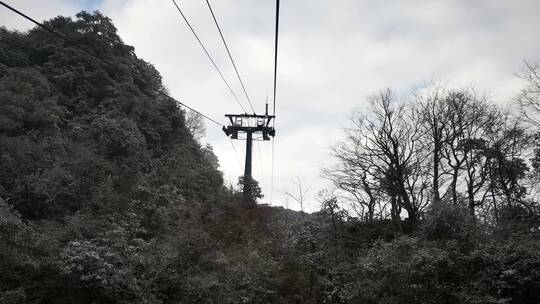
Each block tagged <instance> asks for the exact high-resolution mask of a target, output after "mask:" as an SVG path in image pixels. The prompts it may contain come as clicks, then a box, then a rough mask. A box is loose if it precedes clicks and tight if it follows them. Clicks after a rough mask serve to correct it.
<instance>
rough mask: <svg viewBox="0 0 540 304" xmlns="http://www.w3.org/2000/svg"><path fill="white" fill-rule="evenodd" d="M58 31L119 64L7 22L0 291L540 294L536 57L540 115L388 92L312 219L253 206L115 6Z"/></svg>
mask: <svg viewBox="0 0 540 304" xmlns="http://www.w3.org/2000/svg"><path fill="white" fill-rule="evenodd" d="M46 25H47V26H49V27H51V28H53V29H55V30H57V31H58V32H60V33H62V34H63V35H65V36H67V37H68V38H69V39H71V40H73V41H74V42H76V43H77V44H80V45H82V46H84V47H85V48H87V49H88V50H89V51H90V52H91V53H93V54H96V55H97V56H99V57H100V58H103V59H105V60H106V61H108V62H110V63H112V65H108V64H105V63H104V62H102V61H99V60H97V59H96V58H94V57H93V56H91V55H89V54H88V53H86V52H84V51H82V50H80V49H78V48H75V47H73V46H71V45H70V44H68V43H66V42H64V41H63V40H61V39H57V38H55V37H54V36H51V35H50V33H47V32H46V31H45V30H43V29H41V28H34V29H32V30H30V31H28V32H24V33H21V32H14V31H9V30H6V29H5V28H0V303H2V304H3V303H6V304H7V303H55V304H62V303H456V304H457V303H492V304H502V303H512V304H518V303H519V304H523V303H525V304H527V303H531V304H532V303H540V238H539V237H540V216H539V208H538V203H537V201H536V197H535V196H534V193H535V191H536V189H537V187H538V185H537V181H538V177H539V173H538V172H539V171H538V168H539V160H540V149H538V146H537V144H538V134H539V129H538V127H537V125H535V123H534V118H533V114H534V110H535V109H534V102H535V100H537V101H540V99H538V96H539V95H540V94H537V95H534V94H535V93H534V92H535V90H536V92H538V87H537V88H536V89H535V85H536V86H537V85H538V83H540V80H539V79H540V78H538V77H537V75H536V74H534V73H535V72H536V71H538V69H537V68H536V67H534V66H530V67H529V68H530V69H529V70H528V71H529V73H528V74H527V75H528V76H527V77H528V78H527V80H528V83H529V87H528V88H525V89H524V91H523V92H522V95H521V99H520V100H521V101H522V103H521V106H522V107H521V109H523V110H527V112H526V113H528V114H529V116H527V115H526V116H519V115H520V113H521V112H519V111H515V112H512V111H510V110H508V111H506V109H505V110H504V111H503V109H502V108H500V107H497V106H495V105H493V104H492V103H491V102H490V101H489V100H488V99H486V98H482V97H480V96H478V95H475V93H474V92H473V91H471V90H445V89H436V90H427V91H425V92H421V93H418V94H415V95H414V98H412V97H411V98H410V99H408V100H399V98H397V97H396V96H395V95H394V94H393V93H392V92H391V91H382V92H381V93H380V94H378V95H374V96H373V97H371V98H370V102H371V107H370V108H368V109H365V111H364V112H359V113H357V114H358V115H355V117H354V118H353V120H352V124H351V125H352V126H351V128H350V129H348V130H347V132H346V136H345V139H344V140H343V141H342V142H339V143H337V144H336V145H335V146H334V148H333V150H332V154H333V155H334V157H335V159H336V165H335V166H330V165H329V166H328V168H327V169H326V170H325V171H324V175H325V177H327V178H328V179H330V180H331V181H333V182H334V186H335V189H328V190H326V191H321V192H320V195H319V196H320V202H321V209H320V211H318V212H315V213H313V214H305V213H303V212H294V211H291V210H286V209H283V208H276V207H268V206H264V205H259V206H257V207H254V208H246V207H245V206H244V205H243V203H242V202H241V199H240V198H239V195H238V193H237V190H235V189H227V188H226V187H225V186H224V184H223V179H222V173H221V172H219V170H218V167H219V165H218V160H217V158H216V156H215V155H214V153H213V152H212V148H211V147H210V146H205V145H201V143H200V142H199V141H197V139H196V138H197V137H198V136H199V134H196V132H194V130H193V129H192V128H191V126H192V125H189V124H187V123H186V116H187V115H186V113H185V112H184V111H183V110H182V109H181V108H180V107H179V106H178V105H177V104H176V103H175V102H174V101H172V100H170V99H167V98H164V97H163V95H159V94H158V93H157V92H156V91H155V90H154V88H161V89H164V88H163V87H162V84H161V77H160V75H159V73H158V71H156V69H155V68H154V67H153V66H152V65H151V64H149V63H147V62H145V61H144V60H142V59H139V58H138V57H137V56H136V55H135V51H134V48H133V47H131V46H128V45H125V44H124V43H123V42H122V40H121V39H120V37H119V36H118V35H117V33H116V28H115V27H114V25H113V24H112V22H111V20H110V19H108V18H107V17H104V16H103V15H101V14H100V13H97V12H96V13H93V14H90V13H86V12H81V13H79V14H78V15H77V17H76V18H74V19H72V18H66V17H57V18H55V19H52V20H50V21H48V22H46ZM535 75H536V76H535ZM535 81H536V82H535ZM517 93H518V92H516V95H517ZM535 96H536V97H535ZM535 98H537V99H535ZM359 102H360V101H359ZM521 114H523V113H521ZM516 117H520V118H516Z"/></svg>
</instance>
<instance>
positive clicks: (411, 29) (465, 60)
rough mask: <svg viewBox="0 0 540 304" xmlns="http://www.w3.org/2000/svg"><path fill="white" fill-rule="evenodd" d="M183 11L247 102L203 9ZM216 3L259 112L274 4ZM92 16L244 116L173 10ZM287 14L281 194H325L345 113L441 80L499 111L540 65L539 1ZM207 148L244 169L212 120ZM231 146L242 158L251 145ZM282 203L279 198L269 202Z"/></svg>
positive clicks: (303, 3) (219, 106) (52, 10)
mask: <svg viewBox="0 0 540 304" xmlns="http://www.w3.org/2000/svg"><path fill="white" fill-rule="evenodd" d="M11 2H12V4H13V5H14V6H17V7H19V8H20V9H21V10H23V11H26V12H28V13H29V14H30V15H32V16H35V17H36V18H37V19H44V18H49V17H53V16H55V15H58V14H67V15H73V14H74V13H75V12H76V11H77V10H79V9H82V7H81V6H80V5H79V6H78V5H76V2H74V1H67V0H66V1H61V0H54V1H47V3H42V2H40V3H39V4H37V5H36V4H35V1H27V0H24V1H11ZM179 4H180V5H182V7H183V8H184V9H185V13H186V15H187V16H188V18H189V19H190V20H191V21H192V23H193V25H194V27H195V29H196V30H197V32H198V34H199V35H200V37H201V38H202V39H203V41H204V42H205V43H206V44H207V46H208V48H209V50H210V52H211V53H212V55H213V56H214V58H215V59H216V61H217V63H218V65H219V66H220V67H222V70H223V71H224V73H225V75H226V77H227V79H228V80H229V82H230V83H231V84H233V86H234V88H235V90H236V92H237V95H238V96H239V97H241V90H240V86H239V84H238V83H237V81H236V80H235V76H234V74H233V70H232V67H231V66H230V64H229V62H228V61H227V57H226V53H225V50H224V48H223V46H222V45H221V42H220V40H219V36H218V34H217V31H216V29H215V28H214V25H213V24H212V19H211V16H210V14H209V12H208V10H207V8H206V4H205V3H204V1H196V0H184V1H179ZM212 4H213V5H214V9H215V12H216V14H217V17H218V19H219V20H220V22H221V26H222V29H223V31H224V34H225V37H226V38H227V41H228V43H229V46H230V47H231V51H232V53H233V56H234V57H235V59H236V63H237V65H238V67H239V68H240V72H241V74H242V75H243V77H244V80H245V82H246V85H247V87H248V92H249V93H250V94H251V97H252V100H253V101H254V103H255V104H254V105H255V107H256V110H258V111H260V112H262V109H263V107H264V105H263V104H264V100H265V96H266V95H269V96H270V100H271V95H272V69H273V66H272V64H273V62H272V59H273V58H272V56H273V27H274V23H273V22H274V16H273V12H274V2H273V1H250V0H227V1H217V0H214V1H212ZM97 8H98V9H100V10H101V11H102V12H104V13H105V14H107V15H109V16H110V17H111V18H112V19H113V22H114V23H115V25H116V26H117V27H118V29H119V33H120V35H121V36H122V38H123V39H124V41H125V42H126V43H128V44H131V45H133V46H135V48H136V52H137V54H138V55H139V56H140V57H142V58H144V59H145V60H147V61H150V62H152V63H153V64H155V66H156V67H157V68H158V70H159V71H160V72H161V73H162V75H163V77H164V82H165V84H166V86H167V87H168V88H169V89H170V91H171V92H172V94H173V95H174V96H175V97H177V98H179V99H181V100H183V101H185V102H186V103H187V104H189V105H192V106H194V107H196V108H198V109H200V110H201V111H202V112H204V113H206V114H208V115H210V116H212V117H216V118H218V119H222V118H223V114H225V113H229V112H237V111H239V107H238V105H236V102H235V101H234V100H233V99H232V97H231V96H230V94H229V92H228V91H227V89H226V88H225V86H224V85H223V83H222V82H221V80H220V79H219V78H218V76H217V73H216V72H215V71H214V70H213V67H212V66H211V64H210V62H209V61H208V59H207V58H206V57H205V55H204V53H203V52H202V50H201V49H200V47H199V46H198V45H197V44H196V41H195V40H194V38H193V36H192V35H191V33H190V32H189V31H188V29H187V27H186V25H185V24H184V23H183V21H182V20H181V19H180V16H179V14H178V12H177V11H176V9H175V8H174V6H173V4H172V2H170V1H151V0H129V1H124V0H104V1H102V2H101V4H100V5H99V7H97ZM281 10H282V16H281V25H280V29H281V33H280V38H281V39H280V53H279V54H280V58H279V82H278V98H277V115H278V120H277V124H276V126H277V135H276V146H275V149H276V150H275V170H274V171H275V172H274V175H275V182H274V186H275V187H274V188H276V189H284V188H285V189H288V190H292V189H290V182H289V180H290V178H291V177H293V176H295V175H297V174H301V175H303V176H304V177H306V179H307V180H309V181H310V182H312V183H313V189H314V190H313V191H312V192H315V191H316V190H317V189H318V188H320V187H322V185H323V184H324V181H323V180H322V179H321V178H320V177H319V174H320V168H321V167H322V166H325V164H328V163H330V162H331V159H330V157H329V156H328V149H327V148H328V146H330V145H331V144H332V143H334V142H335V141H336V140H338V139H339V137H340V134H341V131H340V129H341V128H342V127H343V126H344V125H345V124H346V119H347V117H348V116H349V113H350V111H351V110H353V109H355V108H357V107H358V106H359V105H362V104H363V103H364V100H365V96H367V95H369V94H371V93H374V92H376V91H377V90H379V89H382V88H384V87H392V88H395V89H396V90H398V91H400V92H406V91H408V90H409V89H410V88H411V87H413V86H418V85H419V84H422V83H425V82H429V81H432V80H435V81H443V82H447V83H448V84H449V85H451V86H475V87H477V88H478V91H480V92H484V91H485V92H491V95H492V96H493V98H494V100H495V101H497V102H499V103H502V102H505V101H508V100H510V99H511V98H512V97H513V96H514V95H515V94H516V93H517V90H518V89H519V88H520V86H521V82H520V80H519V79H517V78H516V77H514V76H513V75H514V73H515V72H517V71H518V70H519V69H520V68H521V66H522V64H523V60H524V59H529V60H535V59H540V40H538V39H537V38H536V37H537V35H538V33H539V32H540V21H539V19H538V12H539V11H540V2H539V1H537V0H521V1H505V0H479V1H466V0H445V1H432V0H411V1H405V0H402V1H392V2H388V1H375V0H343V1H322V0H319V1H313V0H297V1H282V8H281ZM0 18H1V20H2V23H3V24H4V25H6V26H8V27H11V28H18V29H25V28H28V25H25V24H26V23H25V21H23V20H22V19H20V18H19V17H17V16H14V15H13V14H11V13H9V12H7V11H6V10H5V9H0ZM242 101H243V100H242ZM244 104H245V105H246V106H247V103H246V102H245V101H244ZM270 107H271V106H270ZM222 121H223V122H225V120H224V119H222ZM206 140H207V141H208V142H210V143H211V144H212V145H213V146H214V148H215V151H216V153H217V154H218V156H219V158H220V162H221V165H222V168H223V170H224V171H225V173H226V176H228V177H229V178H231V179H233V180H234V179H235V177H236V176H238V175H239V174H240V173H241V167H240V166H239V165H238V161H237V160H236V157H235V155H234V153H233V152H232V148H231V144H230V142H229V140H228V139H227V138H226V137H225V135H224V134H223V133H222V131H221V130H220V129H219V128H217V127H215V128H214V126H213V125H211V124H209V125H208V136H207V139H206ZM235 144H236V148H237V151H238V152H239V154H240V155H239V156H240V157H241V161H242V162H243V154H244V153H243V152H244V149H245V148H244V145H243V144H244V143H243V142H236V143H235ZM259 146H260V148H261V158H262V160H263V161H262V163H261V162H260V161H259V156H258V153H259V152H257V150H258V149H259ZM254 148H255V150H256V152H255V154H254V163H255V164H254V171H253V172H254V175H255V177H256V178H259V180H261V181H262V180H264V183H263V185H262V186H263V190H264V192H265V194H266V197H267V198H269V196H270V191H269V188H270V180H271V178H270V175H271V164H270V159H271V143H269V142H261V143H259V144H255V145H254ZM259 171H262V175H263V177H259V175H261V173H260V172H259ZM264 201H266V200H264ZM281 202H283V198H282V196H281V195H280V194H279V193H277V192H274V202H273V203H275V204H280V203H281Z"/></svg>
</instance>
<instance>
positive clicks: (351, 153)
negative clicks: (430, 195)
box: [324, 89, 426, 224]
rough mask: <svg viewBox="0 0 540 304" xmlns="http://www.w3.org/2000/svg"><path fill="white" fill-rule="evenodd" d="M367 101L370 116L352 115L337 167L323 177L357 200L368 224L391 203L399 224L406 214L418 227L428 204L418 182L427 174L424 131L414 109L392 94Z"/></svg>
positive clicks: (340, 145) (338, 151) (337, 155)
mask: <svg viewBox="0 0 540 304" xmlns="http://www.w3.org/2000/svg"><path fill="white" fill-rule="evenodd" d="M368 100H369V102H370V108H369V111H368V112H366V113H356V115H354V117H353V119H351V121H352V125H353V126H352V128H350V129H348V130H346V138H345V140H344V141H342V142H340V143H338V144H337V145H336V146H335V147H334V148H333V150H332V154H333V156H334V157H335V158H336V160H338V164H337V166H335V167H333V168H329V169H327V170H325V171H324V174H325V176H327V177H328V178H329V179H330V180H332V181H333V182H334V185H335V186H336V187H337V188H338V189H340V190H342V191H344V192H345V193H348V194H349V195H350V196H352V197H354V198H355V199H356V202H357V203H358V205H359V206H361V208H362V209H365V210H366V212H365V219H367V220H368V221H369V220H372V219H373V216H374V214H375V207H376V206H381V204H380V201H381V200H387V201H389V202H390V209H391V210H390V215H391V217H392V219H393V220H394V221H395V222H396V223H398V224H399V223H400V222H401V216H400V215H401V210H402V208H403V209H405V210H406V212H407V214H408V217H409V220H410V221H411V222H413V223H414V222H416V221H417V218H418V213H419V211H420V210H421V209H422V207H423V206H424V205H425V204H426V199H425V198H424V192H425V190H426V186H425V182H424V181H422V179H421V178H420V176H421V175H420V171H422V170H423V168H424V166H423V162H424V157H422V156H421V153H420V148H421V147H420V145H419V144H420V135H421V134H420V129H419V127H418V124H417V123H416V122H415V120H414V115H413V113H412V111H411V109H410V107H408V105H407V104H406V103H404V102H399V101H398V100H397V97H396V96H395V94H393V93H392V91H391V90H389V89H388V90H385V91H382V92H380V93H379V94H376V95H373V96H370V97H369V99H368ZM362 213H364V211H363V210H362ZM380 214H383V212H380Z"/></svg>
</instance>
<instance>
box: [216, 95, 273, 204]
mask: <svg viewBox="0 0 540 304" xmlns="http://www.w3.org/2000/svg"><path fill="white" fill-rule="evenodd" d="M225 117H227V118H229V122H230V125H228V126H226V127H225V126H223V132H225V134H226V135H227V136H230V137H231V139H240V140H244V139H245V140H246V162H245V165H244V184H243V189H242V192H243V196H244V201H245V202H246V203H247V204H249V205H251V204H253V203H254V202H253V199H252V194H251V190H252V189H251V186H252V181H253V177H252V176H251V158H252V149H253V140H270V136H272V137H274V136H275V135H276V130H275V129H274V127H272V126H270V123H271V122H272V119H274V118H275V116H274V115H268V103H266V112H265V115H257V114H247V113H246V114H225ZM259 132H260V134H261V135H262V136H259V137H254V135H257V133H259ZM239 134H245V137H244V136H240V137H239Z"/></svg>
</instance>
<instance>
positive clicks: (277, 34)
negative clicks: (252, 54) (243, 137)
mask: <svg viewBox="0 0 540 304" xmlns="http://www.w3.org/2000/svg"><path fill="white" fill-rule="evenodd" d="M275 31H276V32H275V40H274V96H273V98H274V107H273V114H274V115H276V92H277V90H276V88H277V67H278V41H279V0H276V30H275ZM275 125H276V120H275V119H274V121H273V126H274V127H275ZM274 150H275V138H273V137H272V169H271V172H272V173H271V176H272V177H271V181H270V200H272V198H273V195H274Z"/></svg>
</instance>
